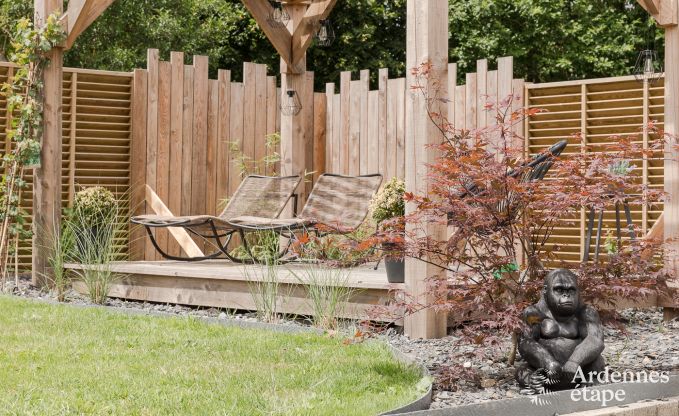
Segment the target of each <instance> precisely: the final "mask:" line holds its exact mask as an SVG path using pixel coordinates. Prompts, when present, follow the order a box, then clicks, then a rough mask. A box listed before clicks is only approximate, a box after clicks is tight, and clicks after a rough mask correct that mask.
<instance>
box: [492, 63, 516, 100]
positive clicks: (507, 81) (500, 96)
mask: <svg viewBox="0 0 679 416" xmlns="http://www.w3.org/2000/svg"><path fill="white" fill-rule="evenodd" d="M513 81H514V58H513V57H511V56H504V57H502V58H498V59H497V93H496V94H497V102H498V103H501V102H503V101H504V102H508V100H510V96H511V95H512V85H513V84H512V83H513Z"/></svg>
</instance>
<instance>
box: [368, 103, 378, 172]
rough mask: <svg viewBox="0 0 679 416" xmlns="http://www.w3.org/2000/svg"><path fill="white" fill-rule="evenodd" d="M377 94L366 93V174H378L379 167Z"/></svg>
mask: <svg viewBox="0 0 679 416" xmlns="http://www.w3.org/2000/svg"><path fill="white" fill-rule="evenodd" d="M379 94H380V92H379V91H377V90H375V91H370V92H369V93H368V112H367V113H366V114H367V115H368V166H367V172H366V173H368V174H373V173H378V172H379V169H380V166H379V145H380V143H379V128H380V123H379V121H380V120H379V105H378V103H379Z"/></svg>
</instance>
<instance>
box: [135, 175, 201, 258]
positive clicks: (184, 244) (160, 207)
mask: <svg viewBox="0 0 679 416" xmlns="http://www.w3.org/2000/svg"><path fill="white" fill-rule="evenodd" d="M146 203H147V204H148V206H149V207H151V209H152V210H153V212H155V213H156V215H164V216H169V217H173V216H174V215H173V214H172V211H170V209H169V208H168V207H167V206H166V205H165V204H164V203H163V200H162V199H160V198H159V197H158V195H157V194H156V193H155V192H154V191H153V188H151V187H150V186H148V185H146ZM168 230H170V234H171V235H172V237H174V239H175V240H177V243H179V246H180V247H181V248H182V249H183V250H184V252H185V253H186V254H187V255H188V256H189V257H203V256H204V254H203V252H202V251H201V249H200V248H198V245H197V244H196V242H195V241H193V239H192V238H191V236H190V235H189V233H187V232H186V230H184V229H183V228H177V227H168Z"/></svg>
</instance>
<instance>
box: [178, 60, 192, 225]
mask: <svg viewBox="0 0 679 416" xmlns="http://www.w3.org/2000/svg"><path fill="white" fill-rule="evenodd" d="M194 72H195V71H194V69H193V66H191V65H184V91H183V99H184V105H183V112H182V193H181V195H182V208H181V215H190V214H191V182H192V181H191V175H192V167H191V165H192V161H193V89H194Z"/></svg>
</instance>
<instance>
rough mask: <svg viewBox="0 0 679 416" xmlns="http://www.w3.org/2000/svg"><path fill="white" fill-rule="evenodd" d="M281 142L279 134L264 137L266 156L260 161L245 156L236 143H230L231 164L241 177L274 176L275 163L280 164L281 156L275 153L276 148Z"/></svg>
mask: <svg viewBox="0 0 679 416" xmlns="http://www.w3.org/2000/svg"><path fill="white" fill-rule="evenodd" d="M280 142H281V135H280V134H279V133H272V134H267V135H266V141H265V143H264V147H265V149H266V155H265V156H263V157H262V158H260V159H254V158H252V157H250V156H248V155H246V154H245V153H244V152H243V150H242V149H241V148H240V145H239V144H238V143H237V142H230V143H229V144H230V151H231V154H232V155H234V157H233V163H234V164H235V166H236V168H237V169H238V171H239V172H240V176H241V177H245V176H247V175H271V176H276V174H277V172H276V171H275V168H276V163H278V162H280V160H281V156H280V154H279V153H278V152H276V147H278V145H279V144H280Z"/></svg>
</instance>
